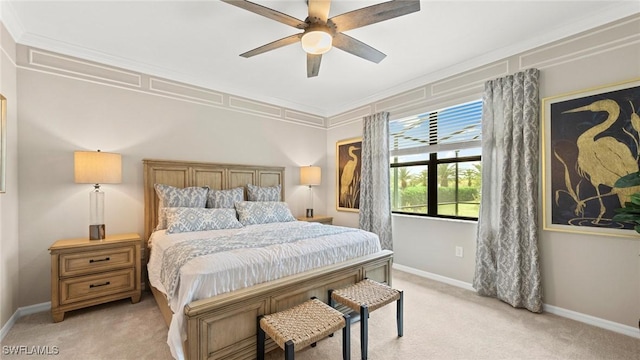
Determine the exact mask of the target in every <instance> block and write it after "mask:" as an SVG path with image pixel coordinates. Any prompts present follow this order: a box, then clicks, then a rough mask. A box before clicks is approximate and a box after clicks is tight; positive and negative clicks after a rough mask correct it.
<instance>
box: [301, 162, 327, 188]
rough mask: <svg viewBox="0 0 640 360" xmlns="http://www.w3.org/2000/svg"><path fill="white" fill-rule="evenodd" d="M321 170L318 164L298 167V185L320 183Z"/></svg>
mask: <svg viewBox="0 0 640 360" xmlns="http://www.w3.org/2000/svg"><path fill="white" fill-rule="evenodd" d="M321 180H322V172H321V170H320V167H319V166H305V167H301V168H300V185H309V186H311V185H320V182H321Z"/></svg>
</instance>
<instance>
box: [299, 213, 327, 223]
mask: <svg viewBox="0 0 640 360" xmlns="http://www.w3.org/2000/svg"><path fill="white" fill-rule="evenodd" d="M296 219H298V221H309V222H319V223H321V224H325V225H331V224H333V217H332V216H323V215H316V216H314V217H310V218H308V217H306V216H300V217H298V218H296Z"/></svg>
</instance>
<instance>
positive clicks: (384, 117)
mask: <svg viewBox="0 0 640 360" xmlns="http://www.w3.org/2000/svg"><path fill="white" fill-rule="evenodd" d="M363 123H364V126H363V130H362V152H361V154H362V155H361V156H362V160H361V161H362V168H361V171H362V174H361V177H360V228H361V229H363V230H367V231H371V232H372V233H375V234H377V235H378V237H380V245H381V246H382V248H383V249H388V250H393V241H392V239H391V200H390V194H389V192H390V187H389V113H388V112H381V113H377V114H374V115H371V116H367V117H365V118H364V121H363Z"/></svg>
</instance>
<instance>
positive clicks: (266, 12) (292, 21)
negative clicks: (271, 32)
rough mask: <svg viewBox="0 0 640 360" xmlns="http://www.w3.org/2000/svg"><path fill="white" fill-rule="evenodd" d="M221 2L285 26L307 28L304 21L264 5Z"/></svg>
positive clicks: (241, 1) (232, 0)
mask: <svg viewBox="0 0 640 360" xmlns="http://www.w3.org/2000/svg"><path fill="white" fill-rule="evenodd" d="M221 1H222V2H226V3H227V4H231V5H234V6H237V7H239V8H241V9H245V10H247V11H251V12H252V13H256V14H258V15H262V16H264V17H267V18H269V19H272V20H275V21H278V22H281V23H283V24H286V25H289V26H293V27H294V28H298V29H304V28H305V27H307V24H306V23H305V22H304V21H302V20H299V19H296V18H294V17H293V16H289V15H287V14H284V13H281V12H279V11H276V10H273V9H269V8H268V7H264V6H262V5H258V4H255V3H252V2H250V1H245V0H221Z"/></svg>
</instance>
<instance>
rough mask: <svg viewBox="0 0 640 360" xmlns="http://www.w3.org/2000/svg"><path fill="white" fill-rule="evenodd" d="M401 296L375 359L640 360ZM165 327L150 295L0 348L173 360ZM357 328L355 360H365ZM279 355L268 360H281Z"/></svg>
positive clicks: (478, 304) (572, 336) (24, 324)
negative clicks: (398, 313)
mask: <svg viewBox="0 0 640 360" xmlns="http://www.w3.org/2000/svg"><path fill="white" fill-rule="evenodd" d="M394 287H395V288H398V289H402V290H404V292H405V309H404V311H405V318H404V337H402V338H398V337H397V336H396V326H395V305H389V306H386V307H384V308H382V309H380V310H377V311H375V312H373V313H372V314H371V317H370V322H369V326H370V327H369V359H372V360H376V359H385V360H386V359H389V360H391V359H398V360H413V359H474V360H475V359H480V360H481V359H487V360H489V359H491V360H493V359H532V360H534V359H535V360H538V359H545V360H546V359H576V360H577V359H580V360H588V359H603V360H605V359H606V360H616V359H620V360H623V359H624V360H640V339H635V338H632V337H629V336H625V335H621V334H617V333H614V332H611V331H608V330H604V329H600V328H596V327H593V326H590V325H586V324H583V323H580V322H576V321H573V320H569V319H565V318H562V317H558V316H555V315H552V314H533V313H530V312H528V311H526V310H520V309H514V308H512V307H511V306H509V305H507V304H505V303H502V302H500V301H497V300H495V299H490V298H483V297H480V296H477V295H476V294H475V293H473V292H471V291H467V290H464V289H460V288H457V287H453V286H450V285H447V284H443V283H439V282H436V281H432V280H429V279H424V278H421V277H418V276H414V275H411V274H407V273H403V272H399V271H394ZM166 334H167V328H166V326H165V324H164V322H163V320H162V316H161V315H160V311H159V310H158V309H157V307H156V304H155V301H154V300H153V296H151V295H150V294H145V295H144V296H143V298H142V301H141V302H140V303H138V304H131V302H130V301H129V300H122V301H117V302H113V303H110V304H104V305H99V306H95V307H92V308H90V309H83V310H78V311H74V312H71V313H68V314H67V315H66V316H65V320H64V321H63V322H61V323H56V324H54V323H53V322H52V320H51V316H50V314H49V313H48V312H43V313H38V314H33V315H29V316H25V317H23V318H21V319H19V320H18V322H17V323H16V324H15V325H14V326H13V328H12V329H11V331H9V333H8V334H7V336H6V337H5V339H4V340H3V341H2V346H3V348H2V350H3V351H2V353H1V354H0V357H1V358H2V359H37V358H57V359H107V360H117V359H171V354H170V352H169V348H168V346H167V345H166V343H165V341H166ZM359 336H360V327H359V323H356V324H354V325H353V326H352V332H351V346H352V347H351V356H352V358H353V359H358V358H359V357H360V341H359ZM7 346H26V347H27V348H31V347H32V346H40V347H45V346H48V348H47V349H49V350H51V351H52V352H55V351H56V350H57V352H59V354H58V355H57V356H46V355H42V356H40V355H27V354H24V353H23V354H22V355H9V354H8V351H9V350H8V348H7ZM283 358H284V355H283V353H282V352H281V351H274V352H272V353H270V354H269V355H268V356H267V359H268V360H275V359H283ZM341 358H342V356H341V333H340V332H338V333H336V336H334V337H332V338H328V339H326V340H323V341H321V342H319V343H318V346H317V347H315V348H307V349H304V350H302V351H300V352H297V353H296V359H299V360H311V359H314V360H315V359H322V360H324V359H341Z"/></svg>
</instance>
